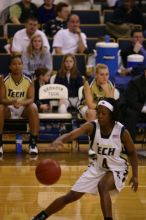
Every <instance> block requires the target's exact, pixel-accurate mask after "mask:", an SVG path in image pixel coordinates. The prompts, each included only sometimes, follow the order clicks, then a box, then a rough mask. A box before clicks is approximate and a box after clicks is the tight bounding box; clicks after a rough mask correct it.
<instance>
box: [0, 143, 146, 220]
mask: <svg viewBox="0 0 146 220" xmlns="http://www.w3.org/2000/svg"><path fill="white" fill-rule="evenodd" d="M41 147H42V146H41ZM86 148H87V147H85V148H83V149H81V152H78V151H77V149H76V148H75V149H73V151H72V152H71V151H68V152H66V153H63V152H62V153H53V152H46V153H45V152H41V153H39V155H38V157H37V158H31V157H30V156H29V155H28V154H27V152H26V150H24V152H23V153H22V155H20V156H19V155H16V154H15V152H14V150H9V147H7V146H6V147H5V151H6V152H5V154H4V157H3V159H2V160H0V176H1V178H0V179H1V180H0V220H31V217H32V216H33V215H34V214H36V213H38V212H39V211H40V210H42V209H44V208H45V207H46V205H48V204H49V203H50V202H51V201H53V200H54V199H55V198H57V197H59V196H61V195H63V194H64V193H66V192H68V190H69V189H70V187H71V186H72V185H73V184H74V182H75V180H76V179H77V178H78V177H79V176H80V174H81V173H82V172H83V171H84V170H85V169H86V167H87V165H88V157H87V152H86V150H85V149H86ZM12 149H13V146H12ZM42 151H45V147H44V148H43V147H42ZM44 158H52V159H55V160H57V161H59V162H60V164H61V168H62V175H61V178H60V180H59V181H58V182H57V183H56V184H54V185H52V186H44V185H41V184H40V183H38V181H37V180H36V178H35V174H34V172H35V166H36V164H37V163H38V162H39V161H40V160H41V159H44ZM130 173H131V168H130ZM129 178H130V174H129V177H128V179H129ZM112 202H113V216H114V220H146V158H144V157H141V158H139V190H138V192H137V193H133V192H132V190H131V189H130V186H129V185H128V181H127V184H126V186H125V188H124V189H123V191H122V192H121V193H119V194H116V195H112ZM49 219H50V220H89V219H90V220H102V219H103V218H102V214H101V209H100V203H99V196H97V197H96V196H91V195H85V196H84V197H83V198H82V199H81V200H79V201H77V202H75V203H72V204H70V205H68V206H67V207H65V208H64V209H63V210H62V211H60V212H58V213H56V214H55V215H53V216H51V217H50V218H49Z"/></svg>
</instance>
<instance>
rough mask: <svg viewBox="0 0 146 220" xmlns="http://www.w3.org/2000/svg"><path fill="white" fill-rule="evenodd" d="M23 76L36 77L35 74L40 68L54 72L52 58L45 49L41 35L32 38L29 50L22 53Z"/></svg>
mask: <svg viewBox="0 0 146 220" xmlns="http://www.w3.org/2000/svg"><path fill="white" fill-rule="evenodd" d="M22 60H23V74H25V75H28V76H30V77H32V78H33V77H35V75H34V73H35V70H36V69H37V68H38V67H45V68H47V69H48V70H49V71H51V70H52V56H51V54H50V52H49V51H48V50H47V49H46V48H45V47H44V45H43V40H42V37H41V35H40V34H35V35H33V36H32V37H31V39H30V43H29V45H28V47H27V50H26V51H25V52H23V53H22Z"/></svg>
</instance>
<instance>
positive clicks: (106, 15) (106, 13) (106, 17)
mask: <svg viewBox="0 0 146 220" xmlns="http://www.w3.org/2000/svg"><path fill="white" fill-rule="evenodd" d="M113 12H114V10H112V9H105V10H103V22H104V24H106V23H107V22H110V21H111V20H112V17H113Z"/></svg>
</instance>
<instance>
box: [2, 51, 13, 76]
mask: <svg viewBox="0 0 146 220" xmlns="http://www.w3.org/2000/svg"><path fill="white" fill-rule="evenodd" d="M10 60H11V56H10V55H9V54H5V53H0V73H1V74H3V75H4V76H6V75H8V74H9V65H10Z"/></svg>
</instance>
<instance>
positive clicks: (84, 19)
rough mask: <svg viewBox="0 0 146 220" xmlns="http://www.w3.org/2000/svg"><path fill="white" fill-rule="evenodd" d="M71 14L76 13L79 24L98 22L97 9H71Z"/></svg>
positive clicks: (98, 14)
mask: <svg viewBox="0 0 146 220" xmlns="http://www.w3.org/2000/svg"><path fill="white" fill-rule="evenodd" d="M71 14H76V15H78V16H79V18H80V23H81V24H100V11H99V10H72V11H71Z"/></svg>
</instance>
